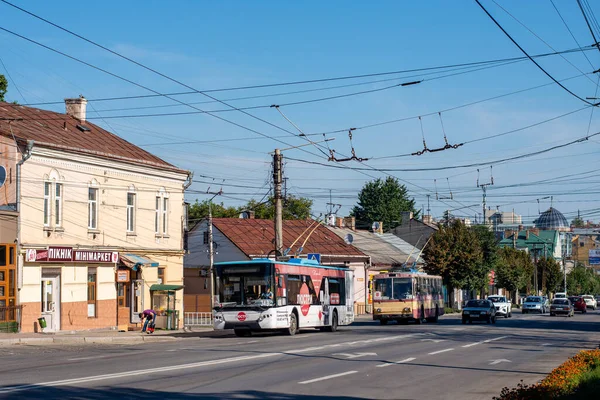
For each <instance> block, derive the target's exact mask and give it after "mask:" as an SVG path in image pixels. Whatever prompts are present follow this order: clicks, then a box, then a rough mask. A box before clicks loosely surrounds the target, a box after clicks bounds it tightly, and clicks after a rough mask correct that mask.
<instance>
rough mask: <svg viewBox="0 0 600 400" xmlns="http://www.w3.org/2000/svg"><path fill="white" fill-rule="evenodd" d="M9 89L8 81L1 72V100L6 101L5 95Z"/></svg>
mask: <svg viewBox="0 0 600 400" xmlns="http://www.w3.org/2000/svg"><path fill="white" fill-rule="evenodd" d="M7 90H8V81H7V80H6V77H5V76H4V75H2V74H0V101H4V95H5V94H6V91H7Z"/></svg>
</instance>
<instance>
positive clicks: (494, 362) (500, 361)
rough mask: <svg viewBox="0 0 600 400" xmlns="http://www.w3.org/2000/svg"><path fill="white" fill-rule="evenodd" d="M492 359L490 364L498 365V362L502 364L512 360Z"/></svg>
mask: <svg viewBox="0 0 600 400" xmlns="http://www.w3.org/2000/svg"><path fill="white" fill-rule="evenodd" d="M490 361H491V363H490V365H496V364H500V363H503V362H507V363H509V362H512V361H510V360H507V359H506V358H500V359H498V360H490Z"/></svg>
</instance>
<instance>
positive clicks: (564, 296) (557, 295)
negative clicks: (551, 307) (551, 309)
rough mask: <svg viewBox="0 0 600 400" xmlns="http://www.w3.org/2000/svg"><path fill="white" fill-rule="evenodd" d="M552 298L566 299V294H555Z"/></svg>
mask: <svg viewBox="0 0 600 400" xmlns="http://www.w3.org/2000/svg"><path fill="white" fill-rule="evenodd" d="M554 298H555V299H566V298H567V293H566V292H557V293H554Z"/></svg>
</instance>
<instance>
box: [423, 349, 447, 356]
mask: <svg viewBox="0 0 600 400" xmlns="http://www.w3.org/2000/svg"><path fill="white" fill-rule="evenodd" d="M452 350H454V349H444V350H438V351H434V352H432V353H427V354H429V355H430V356H432V355H434V354H440V353H445V352H447V351H452Z"/></svg>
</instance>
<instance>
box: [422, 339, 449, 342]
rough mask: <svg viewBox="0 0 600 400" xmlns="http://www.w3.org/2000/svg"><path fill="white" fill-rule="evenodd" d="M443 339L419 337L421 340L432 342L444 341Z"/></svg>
mask: <svg viewBox="0 0 600 400" xmlns="http://www.w3.org/2000/svg"><path fill="white" fill-rule="evenodd" d="M445 341H446V340H445V339H421V342H433V343H439V342H445Z"/></svg>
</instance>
